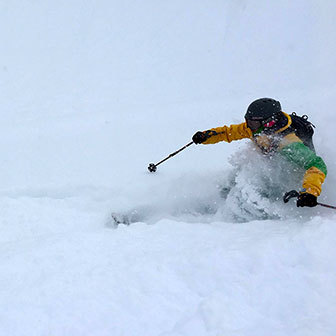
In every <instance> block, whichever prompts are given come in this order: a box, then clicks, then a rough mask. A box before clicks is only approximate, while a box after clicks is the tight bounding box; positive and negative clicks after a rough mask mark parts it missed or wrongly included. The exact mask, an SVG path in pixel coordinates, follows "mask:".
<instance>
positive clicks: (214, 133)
mask: <svg viewBox="0 0 336 336" xmlns="http://www.w3.org/2000/svg"><path fill="white" fill-rule="evenodd" d="M205 133H207V134H208V135H209V137H208V139H207V140H206V141H204V142H203V144H205V145H208V144H215V143H217V142H220V141H225V142H231V141H234V140H241V139H246V138H252V131H251V130H250V129H249V128H248V127H247V125H246V122H244V123H241V124H238V125H230V126H223V127H217V128H211V129H210V130H208V131H205Z"/></svg>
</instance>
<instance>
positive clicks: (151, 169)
mask: <svg viewBox="0 0 336 336" xmlns="http://www.w3.org/2000/svg"><path fill="white" fill-rule="evenodd" d="M193 143H194V142H193V141H191V142H189V143H188V144H186V145H185V146H183V147H182V148H180V149H178V150H177V151H176V152H174V153H171V154H169V155H168V156H167V157H166V158H164V159H163V160H161V161H160V162H158V163H150V164H149V166H148V170H149V171H150V172H151V173H153V172H155V171H156V168H157V166H158V165H160V164H161V163H163V162H165V161H167V160H168V159H170V158H172V157H173V156H175V155H176V154H178V153H180V152H182V151H183V150H184V149H186V148H187V147H189V146H191V145H192V144H193Z"/></svg>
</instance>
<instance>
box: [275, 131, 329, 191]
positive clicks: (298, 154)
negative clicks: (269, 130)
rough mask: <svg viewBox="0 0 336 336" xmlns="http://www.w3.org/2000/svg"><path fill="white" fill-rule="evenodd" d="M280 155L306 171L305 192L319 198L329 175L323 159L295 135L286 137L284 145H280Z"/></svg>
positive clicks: (303, 183)
mask: <svg viewBox="0 0 336 336" xmlns="http://www.w3.org/2000/svg"><path fill="white" fill-rule="evenodd" d="M280 154H282V155H284V156H285V157H286V158H287V159H288V160H289V161H291V162H294V163H296V164H297V165H298V166H300V167H302V168H304V169H305V170H306V173H305V175H304V177H303V182H302V187H303V188H304V189H305V192H307V193H309V194H312V195H314V196H316V197H317V196H319V195H320V194H321V190H322V184H323V182H324V180H325V177H326V175H327V166H326V164H325V163H324V161H323V159H322V158H321V157H319V156H317V155H316V154H315V153H314V152H313V151H312V150H311V149H309V148H308V147H307V146H305V145H304V144H303V143H302V141H301V140H300V139H299V138H297V137H296V136H295V135H293V134H289V135H288V136H287V137H285V138H284V140H283V141H282V144H280Z"/></svg>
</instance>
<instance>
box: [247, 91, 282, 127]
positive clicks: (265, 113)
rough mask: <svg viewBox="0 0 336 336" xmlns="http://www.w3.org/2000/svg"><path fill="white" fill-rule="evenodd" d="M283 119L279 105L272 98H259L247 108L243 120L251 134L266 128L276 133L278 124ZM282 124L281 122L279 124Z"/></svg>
mask: <svg viewBox="0 0 336 336" xmlns="http://www.w3.org/2000/svg"><path fill="white" fill-rule="evenodd" d="M283 118H285V116H284V114H283V113H282V111H281V104H280V102H278V101H277V100H275V99H272V98H260V99H257V100H255V101H254V102H252V103H251V104H250V105H249V107H248V108H247V111H246V114H245V119H246V122H247V126H248V127H249V128H251V130H252V131H253V132H255V131H257V130H259V129H260V128H264V127H267V128H268V130H269V131H276V130H278V129H280V128H281V127H277V126H278V125H279V122H280V121H282V120H283ZM281 124H282V122H281Z"/></svg>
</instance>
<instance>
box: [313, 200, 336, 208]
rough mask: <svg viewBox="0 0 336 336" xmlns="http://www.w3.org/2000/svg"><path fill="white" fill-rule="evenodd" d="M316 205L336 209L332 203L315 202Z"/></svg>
mask: <svg viewBox="0 0 336 336" xmlns="http://www.w3.org/2000/svg"><path fill="white" fill-rule="evenodd" d="M317 204H318V205H320V206H322V207H325V208H329V209H334V210H336V206H333V205H329V204H324V203H319V202H317Z"/></svg>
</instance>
